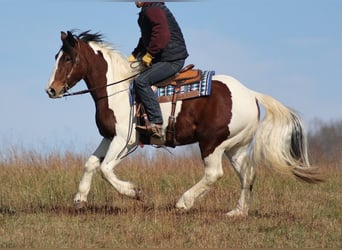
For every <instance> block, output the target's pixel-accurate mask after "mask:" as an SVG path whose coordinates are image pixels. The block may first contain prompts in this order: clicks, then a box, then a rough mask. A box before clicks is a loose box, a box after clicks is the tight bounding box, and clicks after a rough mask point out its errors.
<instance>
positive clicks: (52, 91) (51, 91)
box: [46, 88, 56, 97]
mask: <svg viewBox="0 0 342 250" xmlns="http://www.w3.org/2000/svg"><path fill="white" fill-rule="evenodd" d="M46 92H47V93H48V95H49V96H50V97H54V96H56V91H55V90H54V89H53V88H49V89H48V90H47V91H46Z"/></svg>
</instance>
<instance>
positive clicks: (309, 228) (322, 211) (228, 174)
mask: <svg viewBox="0 0 342 250" xmlns="http://www.w3.org/2000/svg"><path fill="white" fill-rule="evenodd" d="M4 155H6V157H2V158H0V247H1V248H5V247H15V248H20V247H37V248H38V247H42V248H46V247H73V248H74V247H125V248H126V247H172V248H173V247H197V248H198V247H211V248H215V247H219V248H222V247H235V248H236V247H243V248H245V247H253V248H256V247H301V248H304V247H319V248H326V247H329V248H336V247H342V202H341V201H342V173H341V164H336V162H339V163H341V162H342V161H341V159H336V161H335V164H334V167H332V166H330V165H324V164H323V165H322V166H321V169H322V171H323V172H324V175H325V178H326V182H324V183H321V184H318V185H309V184H305V183H301V182H298V181H295V180H293V179H287V178H286V177H283V176H279V175H277V174H275V173H269V172H267V171H266V170H265V169H258V171H257V180H256V183H255V189H254V201H253V205H252V208H251V211H250V216H249V217H248V218H228V217H226V216H225V213H226V212H228V211H229V210H230V209H232V208H234V207H235V205H236V203H237V200H238V197H239V194H240V186H239V181H238V178H237V176H236V175H235V173H234V172H233V170H232V168H231V167H230V165H229V163H228V161H226V160H225V161H224V171H225V175H224V177H223V178H222V179H221V180H219V181H218V182H217V183H216V185H215V186H214V187H213V188H212V190H211V191H210V192H209V193H208V194H207V196H205V197H204V198H203V199H202V200H201V201H199V202H197V203H196V204H195V205H194V208H193V209H192V210H190V211H189V212H186V213H180V212H178V211H177V210H176V209H174V208H173V207H174V204H175V202H176V201H177V199H178V198H179V197H180V196H181V194H182V193H183V192H184V191H185V190H186V189H188V188H189V187H190V186H192V185H193V184H194V183H196V182H197V181H198V180H199V179H200V178H201V177H202V174H203V169H202V164H201V161H200V159H199V157H197V155H196V153H193V152H191V153H190V155H189V156H177V160H172V159H173V158H174V156H172V155H168V154H167V153H163V152H162V151H160V153H158V155H157V156H156V157H151V158H149V159H146V158H144V157H143V156H142V155H141V154H140V153H138V154H135V156H133V157H131V158H128V159H126V160H125V161H124V162H123V163H122V164H121V165H119V166H118V167H117V169H116V171H117V174H118V176H119V177H121V178H122V179H126V180H131V181H132V182H134V183H136V184H137V185H139V186H140V187H141V188H142V189H143V190H144V192H145V193H146V194H148V196H149V197H150V203H152V202H153V204H154V207H153V208H152V207H150V206H147V205H149V204H146V203H142V202H139V201H135V200H131V199H129V198H126V197H122V196H120V195H119V194H118V193H116V192H115V191H114V190H113V189H112V188H111V186H110V185H109V184H108V183H106V182H105V181H104V180H103V179H102V178H101V175H100V174H99V173H98V174H97V175H95V178H94V181H93V184H92V189H91V192H90V195H89V206H88V209H87V210H85V211H82V212H76V211H75V210H74V209H73V203H72V201H73V196H74V195H75V193H76V191H77V186H78V183H79V180H80V177H81V174H82V169H83V164H84V162H85V159H86V158H85V157H83V156H79V155H74V154H71V153H65V154H57V155H53V154H47V155H40V154H39V153H37V152H30V151H20V150H19V152H18V151H17V150H15V148H14V149H12V150H9V151H8V152H6V153H5V154H4ZM336 165H339V166H340V167H338V168H336Z"/></svg>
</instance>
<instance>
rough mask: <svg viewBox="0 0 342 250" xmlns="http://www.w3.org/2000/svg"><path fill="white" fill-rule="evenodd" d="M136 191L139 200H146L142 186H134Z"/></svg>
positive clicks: (136, 197)
mask: <svg viewBox="0 0 342 250" xmlns="http://www.w3.org/2000/svg"><path fill="white" fill-rule="evenodd" d="M134 192H135V197H134V198H135V199H136V200H138V201H144V200H145V198H146V197H145V195H144V193H143V191H142V189H141V188H134Z"/></svg>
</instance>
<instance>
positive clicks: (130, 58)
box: [127, 54, 137, 63]
mask: <svg viewBox="0 0 342 250" xmlns="http://www.w3.org/2000/svg"><path fill="white" fill-rule="evenodd" d="M127 60H128V62H130V63H132V62H135V61H136V60H137V59H136V58H135V56H134V55H133V54H132V55H130V56H129V57H128V58H127Z"/></svg>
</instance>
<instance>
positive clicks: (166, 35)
mask: <svg viewBox="0 0 342 250" xmlns="http://www.w3.org/2000/svg"><path fill="white" fill-rule="evenodd" d="M146 17H147V18H148V20H149V21H150V24H151V38H150V43H149V44H148V46H147V51H148V52H149V53H150V54H152V55H155V54H158V53H159V52H160V51H161V50H162V49H165V48H166V46H167V45H168V43H169V41H170V37H171V35H170V30H169V25H168V23H167V19H166V16H165V12H164V11H163V10H162V9H160V8H158V7H152V8H149V9H148V10H147V11H146Z"/></svg>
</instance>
